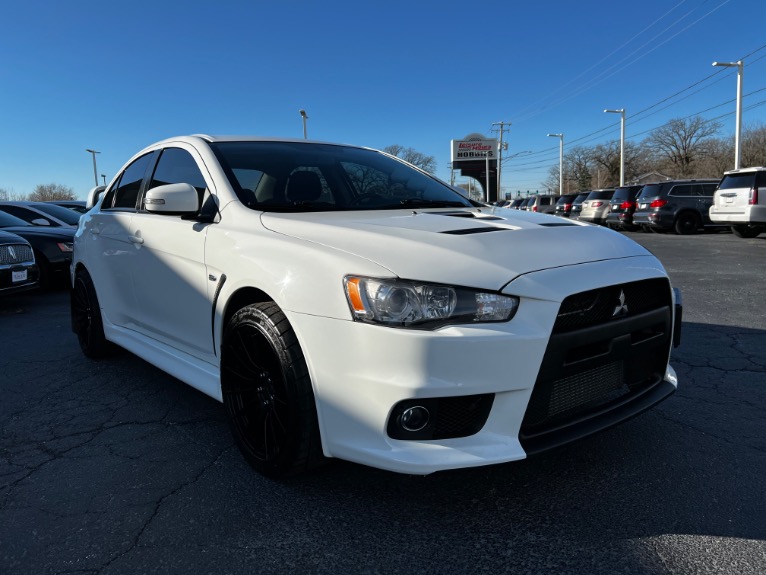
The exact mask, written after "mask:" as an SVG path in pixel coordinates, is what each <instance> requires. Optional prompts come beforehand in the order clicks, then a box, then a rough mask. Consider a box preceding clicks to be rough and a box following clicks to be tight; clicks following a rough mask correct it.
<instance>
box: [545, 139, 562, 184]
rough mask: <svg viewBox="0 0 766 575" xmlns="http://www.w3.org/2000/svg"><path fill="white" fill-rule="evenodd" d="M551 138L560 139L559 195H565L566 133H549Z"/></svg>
mask: <svg viewBox="0 0 766 575" xmlns="http://www.w3.org/2000/svg"><path fill="white" fill-rule="evenodd" d="M548 137H549V138H558V139H559V195H560V196H563V195H564V134H548Z"/></svg>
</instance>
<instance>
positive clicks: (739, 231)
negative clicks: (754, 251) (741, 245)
mask: <svg viewBox="0 0 766 575" xmlns="http://www.w3.org/2000/svg"><path fill="white" fill-rule="evenodd" d="M761 231H763V230H762V229H761V228H759V227H758V226H749V225H747V224H745V225H741V226H731V233H733V234H734V235H735V236H737V237H738V238H745V239H750V238H755V237H758V234H760V233H761Z"/></svg>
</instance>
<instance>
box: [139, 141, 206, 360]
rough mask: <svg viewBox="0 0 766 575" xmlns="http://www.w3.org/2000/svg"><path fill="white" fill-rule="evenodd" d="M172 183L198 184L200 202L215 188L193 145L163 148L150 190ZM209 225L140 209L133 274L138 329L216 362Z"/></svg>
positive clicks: (163, 341) (179, 348)
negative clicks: (207, 262)
mask: <svg viewBox="0 0 766 575" xmlns="http://www.w3.org/2000/svg"><path fill="white" fill-rule="evenodd" d="M203 171H204V172H205V174H206V175H203ZM173 183H188V184H191V185H192V186H194V187H195V188H196V189H197V192H198V193H199V198H200V202H201V201H202V199H203V196H204V194H205V192H206V190H210V189H212V183H211V179H210V176H209V174H208V173H207V170H206V169H205V168H204V163H203V162H202V160H201V158H200V157H199V156H198V154H197V153H196V151H194V150H192V149H190V148H188V149H184V148H180V147H168V148H165V149H164V150H162V153H161V154H160V156H159V160H158V161H157V165H156V168H155V169H154V172H153V175H152V177H151V179H150V181H149V183H148V185H147V186H146V190H150V189H152V188H154V187H157V186H160V185H163V184H173ZM208 225H210V224H204V223H200V222H198V221H195V220H189V219H183V218H182V217H181V216H178V215H169V214H161V213H150V212H147V211H146V210H144V209H139V210H138V211H137V213H136V214H135V216H134V217H133V219H132V220H131V225H130V230H131V232H130V235H131V237H132V242H133V243H134V248H135V257H134V258H132V259H131V261H130V275H131V282H132V284H133V288H134V290H135V298H136V302H137V309H136V312H135V317H136V324H137V325H136V329H137V330H138V331H140V332H141V333H143V334H145V335H146V336H148V337H151V338H153V339H156V340H158V341H161V342H162V343H165V344H167V345H169V346H172V347H173V348H175V349H178V350H180V351H183V352H185V353H189V354H191V355H193V356H195V357H198V358H200V359H203V360H204V361H208V362H211V363H212V362H213V361H214V358H215V356H214V354H213V339H212V311H211V310H212V304H211V297H212V296H209V294H208V291H209V290H208V284H209V283H210V280H209V279H208V274H207V271H206V267H205V261H204V254H205V239H206V236H207V228H208Z"/></svg>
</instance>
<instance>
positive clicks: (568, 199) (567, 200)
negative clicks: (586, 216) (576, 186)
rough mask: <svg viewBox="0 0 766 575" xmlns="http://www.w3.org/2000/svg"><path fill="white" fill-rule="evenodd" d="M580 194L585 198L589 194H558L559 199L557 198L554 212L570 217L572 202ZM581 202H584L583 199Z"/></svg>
mask: <svg viewBox="0 0 766 575" xmlns="http://www.w3.org/2000/svg"><path fill="white" fill-rule="evenodd" d="M580 195H582V199H583V200H584V199H585V198H586V197H587V195H588V194H564V195H563V196H558V200H556V208H555V210H554V212H553V213H555V214H556V215H557V216H562V217H565V218H568V217H569V214H570V213H571V211H572V204H573V203H574V201H575V200H576V199H577V197H578V196H580ZM580 202H581V203H582V200H580Z"/></svg>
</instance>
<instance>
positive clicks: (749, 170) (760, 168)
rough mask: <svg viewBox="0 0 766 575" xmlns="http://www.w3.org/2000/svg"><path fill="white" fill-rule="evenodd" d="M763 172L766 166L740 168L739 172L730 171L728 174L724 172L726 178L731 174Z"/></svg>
mask: <svg viewBox="0 0 766 575" xmlns="http://www.w3.org/2000/svg"><path fill="white" fill-rule="evenodd" d="M762 170H766V166H752V167H750V168H740V169H739V170H729V171H728V172H724V173H723V175H724V176H728V175H729V174H746V173H749V172H760V171H762Z"/></svg>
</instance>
